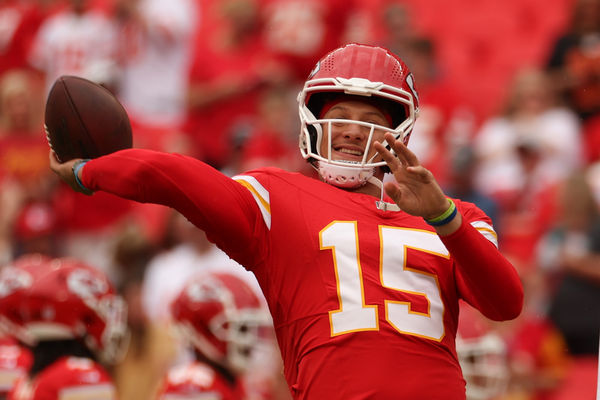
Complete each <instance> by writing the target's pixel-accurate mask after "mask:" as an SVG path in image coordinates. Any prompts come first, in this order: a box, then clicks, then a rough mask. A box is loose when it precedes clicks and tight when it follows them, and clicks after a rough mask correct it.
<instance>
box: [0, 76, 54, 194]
mask: <svg viewBox="0 0 600 400" xmlns="http://www.w3.org/2000/svg"><path fill="white" fill-rule="evenodd" d="M40 89H41V88H40V85H39V84H38V82H37V81H36V79H35V78H34V77H33V76H32V74H31V73H29V72H27V71H24V70H13V71H10V72H8V73H6V74H5V75H3V76H2V77H1V78H0V180H3V179H15V180H17V181H20V182H21V183H22V184H24V185H29V186H34V185H38V184H40V178H41V177H42V176H44V179H46V180H47V178H48V176H49V175H48V174H47V169H48V144H47V143H46V139H45V136H44V132H43V129H42V96H41V94H40ZM31 181H34V184H33V185H32V184H31ZM28 182H29V183H28Z"/></svg>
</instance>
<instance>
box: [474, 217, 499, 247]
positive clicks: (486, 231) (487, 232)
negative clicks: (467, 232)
mask: <svg viewBox="0 0 600 400" xmlns="http://www.w3.org/2000/svg"><path fill="white" fill-rule="evenodd" d="M471 225H472V226H473V228H475V229H477V230H478V231H479V233H481V234H482V235H483V236H484V237H485V238H486V239H487V240H489V241H490V242H492V243H494V246H496V247H498V234H497V233H496V231H495V230H494V228H493V227H492V226H491V225H490V224H488V223H487V222H485V221H473V222H471Z"/></svg>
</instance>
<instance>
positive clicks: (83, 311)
mask: <svg viewBox="0 0 600 400" xmlns="http://www.w3.org/2000/svg"><path fill="white" fill-rule="evenodd" d="M18 308H19V310H20V313H21V317H22V319H23V325H24V329H25V331H26V334H27V336H28V337H30V338H32V339H33V340H34V342H39V341H45V340H59V339H71V338H78V339H82V340H83V342H84V343H85V344H86V345H87V346H88V348H89V349H90V350H91V351H92V352H94V353H95V354H96V355H97V356H98V357H99V359H100V360H101V361H103V362H106V363H114V362H116V361H117V360H118V359H119V357H120V356H122V355H123V353H124V350H125V346H124V345H125V344H127V338H128V336H127V333H128V331H127V324H126V322H127V321H126V315H127V311H126V304H125V302H124V301H123V299H122V298H121V297H120V296H118V295H117V294H116V293H115V290H114V288H113V287H112V284H111V283H110V281H109V280H108V279H107V277H106V275H105V274H104V273H102V272H101V271H100V270H98V269H97V268H93V267H91V266H89V265H87V264H84V263H83V262H81V261H78V260H75V259H69V258H59V259H53V260H52V261H50V262H47V263H45V264H43V265H42V266H41V268H40V269H39V270H38V271H37V272H36V273H35V274H33V281H32V283H31V285H30V286H29V287H28V288H27V290H26V291H25V292H24V294H23V296H22V299H21V301H20V304H19V307H18Z"/></svg>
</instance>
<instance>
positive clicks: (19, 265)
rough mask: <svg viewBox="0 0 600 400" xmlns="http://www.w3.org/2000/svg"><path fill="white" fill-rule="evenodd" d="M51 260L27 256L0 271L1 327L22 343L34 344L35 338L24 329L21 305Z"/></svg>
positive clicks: (39, 256) (40, 256) (43, 256)
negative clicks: (35, 279) (35, 280)
mask: <svg viewBox="0 0 600 400" xmlns="http://www.w3.org/2000/svg"><path fill="white" fill-rule="evenodd" d="M51 260H52V259H51V258H50V257H47V256H45V255H42V254H26V255H23V256H21V257H19V258H17V259H16V260H14V261H13V262H12V263H10V264H8V265H6V266H4V267H2V269H1V270H0V327H1V328H2V330H3V331H4V332H5V333H6V334H7V335H9V336H12V337H15V338H16V339H18V340H19V341H21V342H22V343H26V344H32V342H33V338H31V337H29V336H28V335H27V332H26V331H25V329H24V321H23V317H22V314H21V310H20V305H21V304H23V301H24V298H25V296H26V294H27V292H28V290H29V288H30V287H31V285H32V284H33V282H34V277H35V276H37V275H39V274H40V273H41V271H43V270H45V267H46V266H47V264H48V263H49V262H50V261H51Z"/></svg>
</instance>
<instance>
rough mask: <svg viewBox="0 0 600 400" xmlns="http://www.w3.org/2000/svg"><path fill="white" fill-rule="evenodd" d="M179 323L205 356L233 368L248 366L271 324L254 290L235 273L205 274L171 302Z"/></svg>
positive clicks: (192, 342) (188, 285) (240, 368)
mask: <svg viewBox="0 0 600 400" xmlns="http://www.w3.org/2000/svg"><path fill="white" fill-rule="evenodd" d="M171 314H172V317H173V319H174V321H175V324H176V326H177V327H178V328H179V330H180V331H181V332H182V333H183V335H184V336H185V337H186V338H187V339H189V340H190V342H191V344H192V345H193V346H194V347H195V348H196V349H197V350H198V351H199V352H200V353H201V354H203V355H204V356H206V357H207V358H209V359H210V360H212V361H215V362H217V363H219V364H221V365H223V366H225V367H227V368H229V369H232V370H233V371H237V372H240V371H243V370H245V369H246V367H247V365H248V362H249V361H250V356H251V353H252V350H253V348H254V347H255V346H256V344H257V343H258V341H259V339H260V338H261V337H262V332H261V331H262V330H263V329H266V328H267V327H268V326H269V325H268V324H269V323H270V320H269V316H268V314H267V313H266V312H265V309H264V306H263V305H262V303H261V302H260V300H259V298H258V297H257V296H256V294H255V293H254V291H253V290H252V289H251V288H250V286H249V285H248V284H246V283H245V282H244V281H243V280H241V279H240V278H238V277H237V276H235V275H232V274H228V273H223V272H209V273H204V274H201V275H199V276H197V277H195V278H194V279H193V280H191V281H190V282H189V283H188V284H187V285H186V286H185V287H184V288H183V290H182V291H181V292H180V294H179V295H178V296H177V297H176V299H175V300H174V301H173V303H172V305H171Z"/></svg>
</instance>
